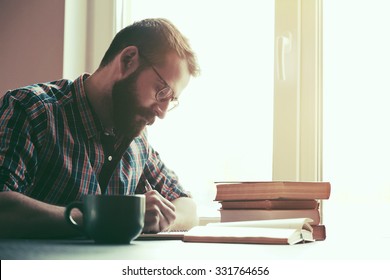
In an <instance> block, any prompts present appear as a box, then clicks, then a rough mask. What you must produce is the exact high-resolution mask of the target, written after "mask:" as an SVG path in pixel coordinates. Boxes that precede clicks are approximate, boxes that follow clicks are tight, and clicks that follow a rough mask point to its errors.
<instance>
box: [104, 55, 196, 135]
mask: <svg viewBox="0 0 390 280" xmlns="http://www.w3.org/2000/svg"><path fill="white" fill-rule="evenodd" d="M155 70H157V71H158V72H159V75H157V74H156V72H155V71H154V70H153V68H152V67H145V66H142V65H141V66H139V67H138V68H137V70H135V72H133V73H132V74H130V75H129V76H127V77H126V78H124V79H123V80H120V81H117V82H116V83H115V84H114V86H113V88H112V99H113V101H112V102H113V118H114V126H115V129H116V131H117V132H119V133H121V134H123V135H125V136H127V137H130V138H134V137H137V136H138V135H139V134H140V133H141V132H142V130H143V129H144V128H145V126H146V125H148V124H149V125H151V124H153V123H154V121H155V118H156V117H158V118H164V116H165V114H166V112H167V109H168V105H169V102H170V101H169V100H167V101H163V102H161V101H160V102H159V101H157V100H156V93H157V92H158V91H159V90H161V89H162V88H164V87H165V86H166V84H169V86H170V87H171V88H172V89H173V90H174V92H175V97H178V96H179V94H180V93H181V92H182V90H183V89H184V88H185V87H186V86H187V84H188V82H189V79H190V74H189V71H188V68H187V63H186V62H185V61H184V60H182V59H180V58H179V57H178V56H177V55H174V54H169V55H168V56H167V62H166V63H165V65H164V66H162V67H158V68H155ZM161 78H163V79H164V81H162V79H161ZM165 83H166V84H165Z"/></svg>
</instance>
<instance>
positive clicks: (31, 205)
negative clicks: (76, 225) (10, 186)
mask: <svg viewBox="0 0 390 280" xmlns="http://www.w3.org/2000/svg"><path fill="white" fill-rule="evenodd" d="M75 215H76V216H77V218H76V219H77V220H79V219H80V215H81V214H80V213H75ZM0 227H1V231H0V237H1V238H45V237H46V238H47V237H51V238H54V237H72V236H77V235H80V232H79V231H77V230H76V229H73V228H72V227H71V226H70V225H69V224H68V223H67V222H66V220H65V218H64V207H60V206H55V205H51V204H47V203H44V202H41V201H38V200H35V199H32V198H30V197H27V196H25V195H23V194H20V193H17V192H12V191H9V192H0Z"/></svg>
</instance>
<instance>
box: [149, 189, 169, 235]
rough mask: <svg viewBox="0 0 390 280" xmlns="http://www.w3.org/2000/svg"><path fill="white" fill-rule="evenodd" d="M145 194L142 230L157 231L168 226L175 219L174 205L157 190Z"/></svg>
mask: <svg viewBox="0 0 390 280" xmlns="http://www.w3.org/2000/svg"><path fill="white" fill-rule="evenodd" d="M145 196H146V213H145V227H144V231H145V232H147V231H153V232H158V231H162V230H164V229H166V228H168V227H169V226H170V225H171V224H172V223H173V222H174V221H175V219H176V214H175V206H174V205H173V204H172V203H171V202H170V201H169V200H167V199H165V198H164V197H162V196H161V195H160V194H159V193H158V192H157V191H149V192H147V193H145Z"/></svg>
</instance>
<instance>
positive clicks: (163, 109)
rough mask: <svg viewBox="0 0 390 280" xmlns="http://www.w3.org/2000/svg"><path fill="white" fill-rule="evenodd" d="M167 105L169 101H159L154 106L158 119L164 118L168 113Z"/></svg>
mask: <svg viewBox="0 0 390 280" xmlns="http://www.w3.org/2000/svg"><path fill="white" fill-rule="evenodd" d="M168 105H169V100H166V101H160V102H158V103H157V104H156V107H155V109H154V111H155V113H156V116H157V117H158V118H160V119H163V118H165V115H166V113H167V111H168Z"/></svg>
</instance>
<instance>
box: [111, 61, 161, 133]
mask: <svg viewBox="0 0 390 280" xmlns="http://www.w3.org/2000/svg"><path fill="white" fill-rule="evenodd" d="M142 70H143V69H142V67H139V68H138V69H137V70H136V71H135V72H134V73H133V74H132V75H130V76H129V77H127V78H126V79H124V80H121V81H118V82H116V83H115V84H114V86H113V87H112V104H113V118H114V129H115V132H116V133H119V134H121V135H124V136H126V137H129V138H135V137H137V136H138V135H139V134H140V133H141V132H142V130H143V129H144V128H145V126H146V125H147V120H151V119H153V118H154V116H155V115H154V113H153V111H152V110H151V109H148V108H145V107H141V106H140V104H139V101H138V98H137V92H136V82H137V79H138V77H139V75H140V73H141V72H142Z"/></svg>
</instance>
